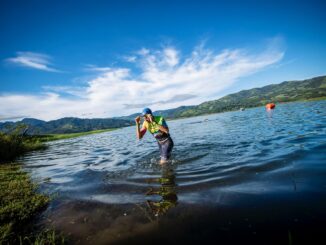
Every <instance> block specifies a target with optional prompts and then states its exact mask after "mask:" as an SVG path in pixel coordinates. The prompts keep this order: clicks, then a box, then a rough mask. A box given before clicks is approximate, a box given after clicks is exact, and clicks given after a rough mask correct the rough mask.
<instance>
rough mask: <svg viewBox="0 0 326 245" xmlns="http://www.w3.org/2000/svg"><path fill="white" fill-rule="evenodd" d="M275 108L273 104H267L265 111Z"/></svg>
mask: <svg viewBox="0 0 326 245" xmlns="http://www.w3.org/2000/svg"><path fill="white" fill-rule="evenodd" d="M274 108H275V104H274V103H268V104H267V105H266V109H267V110H273V109H274Z"/></svg>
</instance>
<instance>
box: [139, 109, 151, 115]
mask: <svg viewBox="0 0 326 245" xmlns="http://www.w3.org/2000/svg"><path fill="white" fill-rule="evenodd" d="M141 114H142V116H145V115H146V114H153V113H152V111H151V109H149V108H144V110H143V111H142V113H141Z"/></svg>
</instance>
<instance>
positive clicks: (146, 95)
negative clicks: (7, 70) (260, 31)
mask: <svg viewBox="0 0 326 245" xmlns="http://www.w3.org/2000/svg"><path fill="white" fill-rule="evenodd" d="M283 56H284V51H283V50H282V49H281V48H280V47H279V46H278V44H277V42H276V41H275V40H273V41H272V42H270V44H269V45H267V46H266V47H265V49H264V50H263V51H260V52H252V51H251V52H249V51H247V50H246V49H225V50H222V51H216V50H213V49H207V48H205V47H204V45H199V46H197V47H195V48H194V49H193V51H192V52H191V53H190V54H182V52H181V50H178V49H176V48H175V47H172V46H169V47H165V48H162V49H160V50H151V49H148V48H142V49H141V50H139V51H136V52H134V53H133V57H135V59H136V60H137V62H135V63H131V64H134V68H130V67H129V68H126V67H98V66H95V65H88V66H87V67H86V70H87V71H88V72H92V74H93V76H92V77H91V78H90V79H89V80H87V82H86V84H85V86H84V87H53V86H52V87H48V88H46V87H45V90H46V92H48V93H44V94H42V95H36V96H27V95H2V96H0V107H1V108H5V109H6V111H5V112H6V113H9V114H10V113H14V114H16V115H17V114H18V115H20V114H25V113H27V114H29V115H33V116H35V117H38V118H40V119H54V118H59V117H64V116H79V117H83V115H86V114H89V113H92V114H91V115H93V116H94V117H110V116H120V115H128V114H131V113H134V112H136V111H137V110H140V108H142V107H144V106H151V107H152V109H153V110H161V109H168V108H174V107H177V106H181V105H195V104H199V103H201V102H204V101H207V100H211V99H217V98H218V97H219V96H221V95H223V91H225V90H226V89H227V88H229V87H230V86H232V85H234V84H235V83H239V82H241V78H243V77H245V76H248V75H251V74H254V73H256V72H259V71H261V70H263V69H267V68H268V67H272V65H273V64H277V63H278V62H279V61H281V60H282V58H283ZM64 92H66V93H69V94H72V95H74V97H73V98H71V97H65V96H64V95H63V93H64ZM12 104H14V105H12ZM36 105H37V106H36Z"/></svg>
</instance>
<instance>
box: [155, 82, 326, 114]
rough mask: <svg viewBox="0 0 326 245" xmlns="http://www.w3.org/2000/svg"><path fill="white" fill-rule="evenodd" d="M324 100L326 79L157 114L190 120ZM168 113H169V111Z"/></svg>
mask: <svg viewBox="0 0 326 245" xmlns="http://www.w3.org/2000/svg"><path fill="white" fill-rule="evenodd" d="M323 97H324V98H326V76H321V77H315V78H311V79H307V80H303V81H287V82H283V83H280V84H272V85H268V86H265V87H262V88H253V89H249V90H242V91H240V92H238V93H234V94H230V95H227V96H225V97H222V98H220V99H218V100H212V101H208V102H204V103H202V104H200V105H197V106H191V107H179V108H177V109H178V110H177V109H172V110H166V111H158V112H157V113H159V114H162V115H164V116H165V117H168V118H180V117H191V116H198V115H204V114H210V113H218V112H225V111H232V110H239V109H240V108H241V107H243V108H250V107H257V106H263V105H265V104H267V103H269V102H274V103H280V102H290V101H299V100H309V99H317V98H323ZM170 111H171V112H172V113H169V112H170Z"/></svg>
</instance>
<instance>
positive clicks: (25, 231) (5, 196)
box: [0, 163, 64, 244]
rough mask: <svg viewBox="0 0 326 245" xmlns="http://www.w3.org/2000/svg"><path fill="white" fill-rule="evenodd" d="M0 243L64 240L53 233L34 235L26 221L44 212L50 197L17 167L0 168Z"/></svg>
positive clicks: (37, 233) (3, 165) (51, 231)
mask: <svg viewBox="0 0 326 245" xmlns="http://www.w3.org/2000/svg"><path fill="white" fill-rule="evenodd" d="M0 189H1V192H0V244H19V243H20V244H57V243H63V242H64V239H63V238H62V237H60V236H58V235H57V234H56V233H55V231H53V230H43V231H40V232H33V230H32V229H31V227H30V226H28V224H29V222H31V221H32V220H33V219H35V218H36V216H37V215H38V214H39V212H40V211H42V210H44V209H45V208H46V207H47V205H48V203H49V201H50V198H49V197H48V196H47V195H43V194H39V193H37V185H36V184H35V183H33V182H32V181H31V179H30V176H29V175H28V174H27V173H26V172H24V171H22V169H21V167H20V166H19V165H17V164H8V163H6V164H1V165H0Z"/></svg>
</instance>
